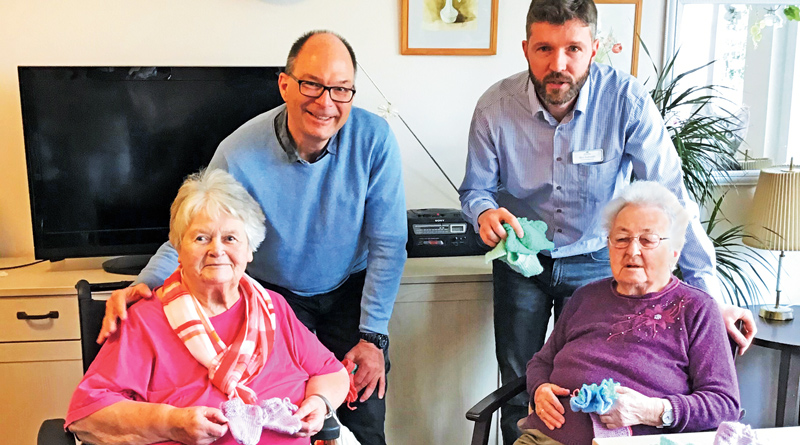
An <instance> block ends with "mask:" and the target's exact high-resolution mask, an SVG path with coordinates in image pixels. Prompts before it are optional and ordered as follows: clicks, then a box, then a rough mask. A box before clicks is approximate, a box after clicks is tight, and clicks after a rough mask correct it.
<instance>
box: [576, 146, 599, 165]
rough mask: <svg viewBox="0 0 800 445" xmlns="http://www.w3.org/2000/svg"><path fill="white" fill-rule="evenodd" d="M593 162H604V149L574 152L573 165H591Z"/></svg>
mask: <svg viewBox="0 0 800 445" xmlns="http://www.w3.org/2000/svg"><path fill="white" fill-rule="evenodd" d="M592 162H603V149H602V148H598V149H597V150H581V151H573V152H572V163H573V164H589V163H592Z"/></svg>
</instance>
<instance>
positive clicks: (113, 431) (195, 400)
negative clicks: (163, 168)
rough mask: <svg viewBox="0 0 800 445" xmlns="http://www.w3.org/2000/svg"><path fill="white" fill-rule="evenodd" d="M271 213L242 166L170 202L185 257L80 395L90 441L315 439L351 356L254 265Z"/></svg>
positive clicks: (74, 414)
mask: <svg viewBox="0 0 800 445" xmlns="http://www.w3.org/2000/svg"><path fill="white" fill-rule="evenodd" d="M264 233H265V226H264V214H263V213H262V211H261V208H260V207H259V205H258V204H257V203H256V202H255V200H253V198H252V197H251V196H250V195H249V194H248V193H247V191H246V190H245V189H244V187H242V186H241V185H240V184H239V183H238V182H236V180H235V179H233V177H232V176H230V175H229V174H228V173H226V172H224V171H222V170H207V171H203V172H200V173H198V174H195V175H192V176H190V177H189V178H187V179H186V181H185V182H184V183H183V185H182V186H181V188H180V191H179V192H178V196H177V198H176V199H175V202H174V203H173V204H172V208H171V211H170V234H169V238H170V241H171V242H172V244H173V245H174V246H175V247H176V248H177V250H178V254H179V262H180V266H179V267H178V269H177V270H176V271H175V273H173V274H172V276H170V277H169V278H168V279H167V280H166V281H165V282H164V286H163V287H161V288H159V289H158V290H156V292H155V295H156V296H157V297H158V298H152V299H145V300H141V301H139V302H138V303H136V304H134V305H133V306H132V307H131V308H130V310H129V312H128V314H129V317H128V318H129V319H128V321H127V322H126V323H125V324H124V325H122V327H121V328H120V330H119V331H118V332H117V333H116V334H114V335H113V336H112V337H111V338H110V339H109V341H108V342H106V344H105V345H104V346H103V348H102V349H101V350H100V353H99V354H98V356H97V358H96V359H95V360H94V362H93V363H92V366H91V367H90V368H89V370H88V372H87V373H86V375H85V376H84V378H83V380H82V381H81V383H80V385H78V388H77V389H76V390H75V393H74V395H73V397H72V401H71V402H70V407H69V412H68V414H67V419H66V427H67V428H68V429H69V430H70V431H72V432H73V433H75V434H76V435H77V436H78V438H80V439H81V440H83V441H84V442H90V443H112V444H113V443H125V444H144V443H153V442H173V443H174V442H178V443H185V444H208V443H211V442H214V443H217V444H233V443H236V442H237V441H238V442H239V443H245V444H255V443H261V444H308V443H309V439H308V437H309V436H311V435H313V434H315V433H316V432H317V431H319V430H320V428H321V427H322V424H323V420H324V417H325V416H326V414H327V413H328V412H330V410H332V409H333V408H335V407H336V406H338V405H339V404H341V403H342V401H343V400H344V398H345V396H346V395H347V392H348V389H349V378H348V376H347V372H346V371H345V369H344V367H343V366H342V364H341V363H340V362H339V361H337V360H336V358H335V357H334V356H333V354H332V353H331V352H330V351H328V350H327V349H325V347H324V346H322V344H320V343H319V341H318V340H317V338H316V336H314V335H313V334H312V333H311V332H309V331H308V329H306V328H305V326H303V324H301V323H300V322H299V321H298V320H297V318H296V317H295V315H294V312H292V310H291V309H290V308H289V306H288V305H287V303H286V301H284V299H283V297H281V296H280V295H278V294H276V293H274V292H270V291H267V290H265V289H264V288H263V287H261V285H259V284H258V283H257V282H256V281H255V280H253V279H251V278H250V277H248V276H247V275H246V274H245V273H244V271H245V267H246V266H247V263H249V262H250V261H251V260H252V259H253V252H254V251H255V250H256V248H257V247H258V245H259V244H260V243H261V241H262V240H263V239H264Z"/></svg>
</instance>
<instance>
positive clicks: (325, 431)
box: [311, 416, 339, 443]
mask: <svg viewBox="0 0 800 445" xmlns="http://www.w3.org/2000/svg"><path fill="white" fill-rule="evenodd" d="M338 438H339V421H338V420H337V419H336V416H331V417H328V418H327V419H325V423H324V424H323V425H322V429H321V430H319V432H318V433H317V434H314V436H313V437H311V443H314V442H315V441H317V440H333V439H338Z"/></svg>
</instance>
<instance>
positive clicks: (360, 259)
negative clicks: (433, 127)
mask: <svg viewBox="0 0 800 445" xmlns="http://www.w3.org/2000/svg"><path fill="white" fill-rule="evenodd" d="M284 109H285V106H283V105H281V106H280V107H277V108H275V109H273V110H270V111H268V112H266V113H263V114H261V115H259V116H256V117H255V118H253V119H251V120H250V121H248V122H247V123H245V124H244V125H242V126H241V127H240V128H239V129H237V130H236V131H234V132H233V133H232V134H231V135H230V136H228V137H227V138H226V139H225V140H224V141H222V143H221V144H220V146H219V148H218V149H217V151H216V153H215V154H214V157H213V159H212V160H211V162H210V164H209V168H221V169H224V170H227V171H228V172H230V173H231V174H232V175H233V176H234V177H235V178H236V179H237V180H238V181H239V182H241V183H242V185H243V186H244V187H245V188H246V189H247V191H248V192H250V194H251V195H253V197H254V198H255V199H256V201H258V202H259V203H260V204H261V207H262V209H263V210H264V214H265V215H266V226H267V233H266V238H265V239H264V242H263V244H261V246H260V247H259V249H258V251H257V252H256V253H255V254H254V257H253V262H252V263H250V265H249V266H248V268H247V273H248V274H250V275H251V276H253V277H255V278H258V279H260V280H263V281H266V282H269V283H272V284H275V285H278V286H281V287H284V288H286V289H289V290H291V291H292V292H294V293H296V294H298V295H302V296H312V295H318V294H322V293H326V292H329V291H332V290H334V289H336V288H337V287H339V286H340V285H341V284H342V283H344V281H345V280H347V278H348V277H349V276H350V274H352V273H355V272H359V271H362V270H364V269H365V268H366V270H367V275H366V282H365V284H364V291H363V295H362V302H361V320H360V326H359V329H360V330H362V331H370V332H377V333H382V334H386V333H388V324H389V318H390V316H391V314H392V307H393V306H394V300H395V297H396V296H397V290H398V288H399V286H400V277H401V275H402V272H403V265H404V264H405V258H406V252H405V243H406V237H407V228H406V216H405V197H404V192H403V184H402V173H401V168H400V167H401V160H400V151H399V148H398V145H397V141H396V140H395V138H394V135H393V134H392V132H391V130H390V128H389V125H388V124H387V123H386V121H385V120H383V119H381V118H380V117H378V116H376V115H374V114H372V113H370V112H368V111H365V110H362V109H360V108H356V107H353V109H352V111H351V113H350V117H349V119H348V120H347V122H346V123H345V125H344V126H343V127H342V128H341V130H339V132H338V133H337V134H336V135H334V136H333V137H332V138H331V140H330V141H329V142H328V146H327V147H326V150H327V153H325V154H324V155H323V156H322V157H320V158H319V159H318V160H317V161H316V162H314V163H308V162H305V161H302V160H298V159H297V157H296V153H295V152H294V151H293V150H290V151H289V152H287V151H286V150H285V149H284V148H283V147H282V146H281V144H280V143H279V139H278V137H279V136H278V135H277V134H276V122H277V121H276V116H278V114H279V113H280V112H281V111H282V110H284ZM278 121H280V122H281V123H280V124H277V128H278V129H285V127H281V125H285V123H284V122H285V121H281V120H280V119H278ZM177 265H178V263H177V252H176V251H175V249H174V248H173V247H172V245H171V244H169V242H167V243H165V244H164V245H163V246H161V248H160V249H159V250H158V252H157V253H156V255H155V256H154V257H153V259H151V260H150V263H149V264H148V265H147V267H146V268H145V269H144V270H143V271H142V273H141V274H140V275H139V277H138V279H137V281H138V282H143V283H146V284H147V285H148V286H150V287H151V288H152V287H155V286H159V285H161V284H162V283H163V281H164V279H166V278H167V277H168V276H169V274H170V273H172V272H173V271H174V270H175V268H176V267H177Z"/></svg>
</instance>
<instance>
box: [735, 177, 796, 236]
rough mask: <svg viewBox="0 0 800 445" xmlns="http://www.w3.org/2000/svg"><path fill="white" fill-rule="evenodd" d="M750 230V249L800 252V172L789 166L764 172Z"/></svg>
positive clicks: (756, 196) (749, 222)
mask: <svg viewBox="0 0 800 445" xmlns="http://www.w3.org/2000/svg"><path fill="white" fill-rule="evenodd" d="M747 229H748V231H749V232H750V233H751V234H753V236H754V237H755V238H757V239H752V238H745V239H744V240H743V241H744V243H745V244H747V245H748V246H752V247H756V248H759V249H767V250H800V169H798V168H794V169H791V170H790V168H789V167H788V166H782V167H770V168H765V169H763V170H761V173H760V174H759V176H758V185H756V192H755V196H753V205H752V207H751V208H750V217H749V218H748V226H747Z"/></svg>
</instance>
